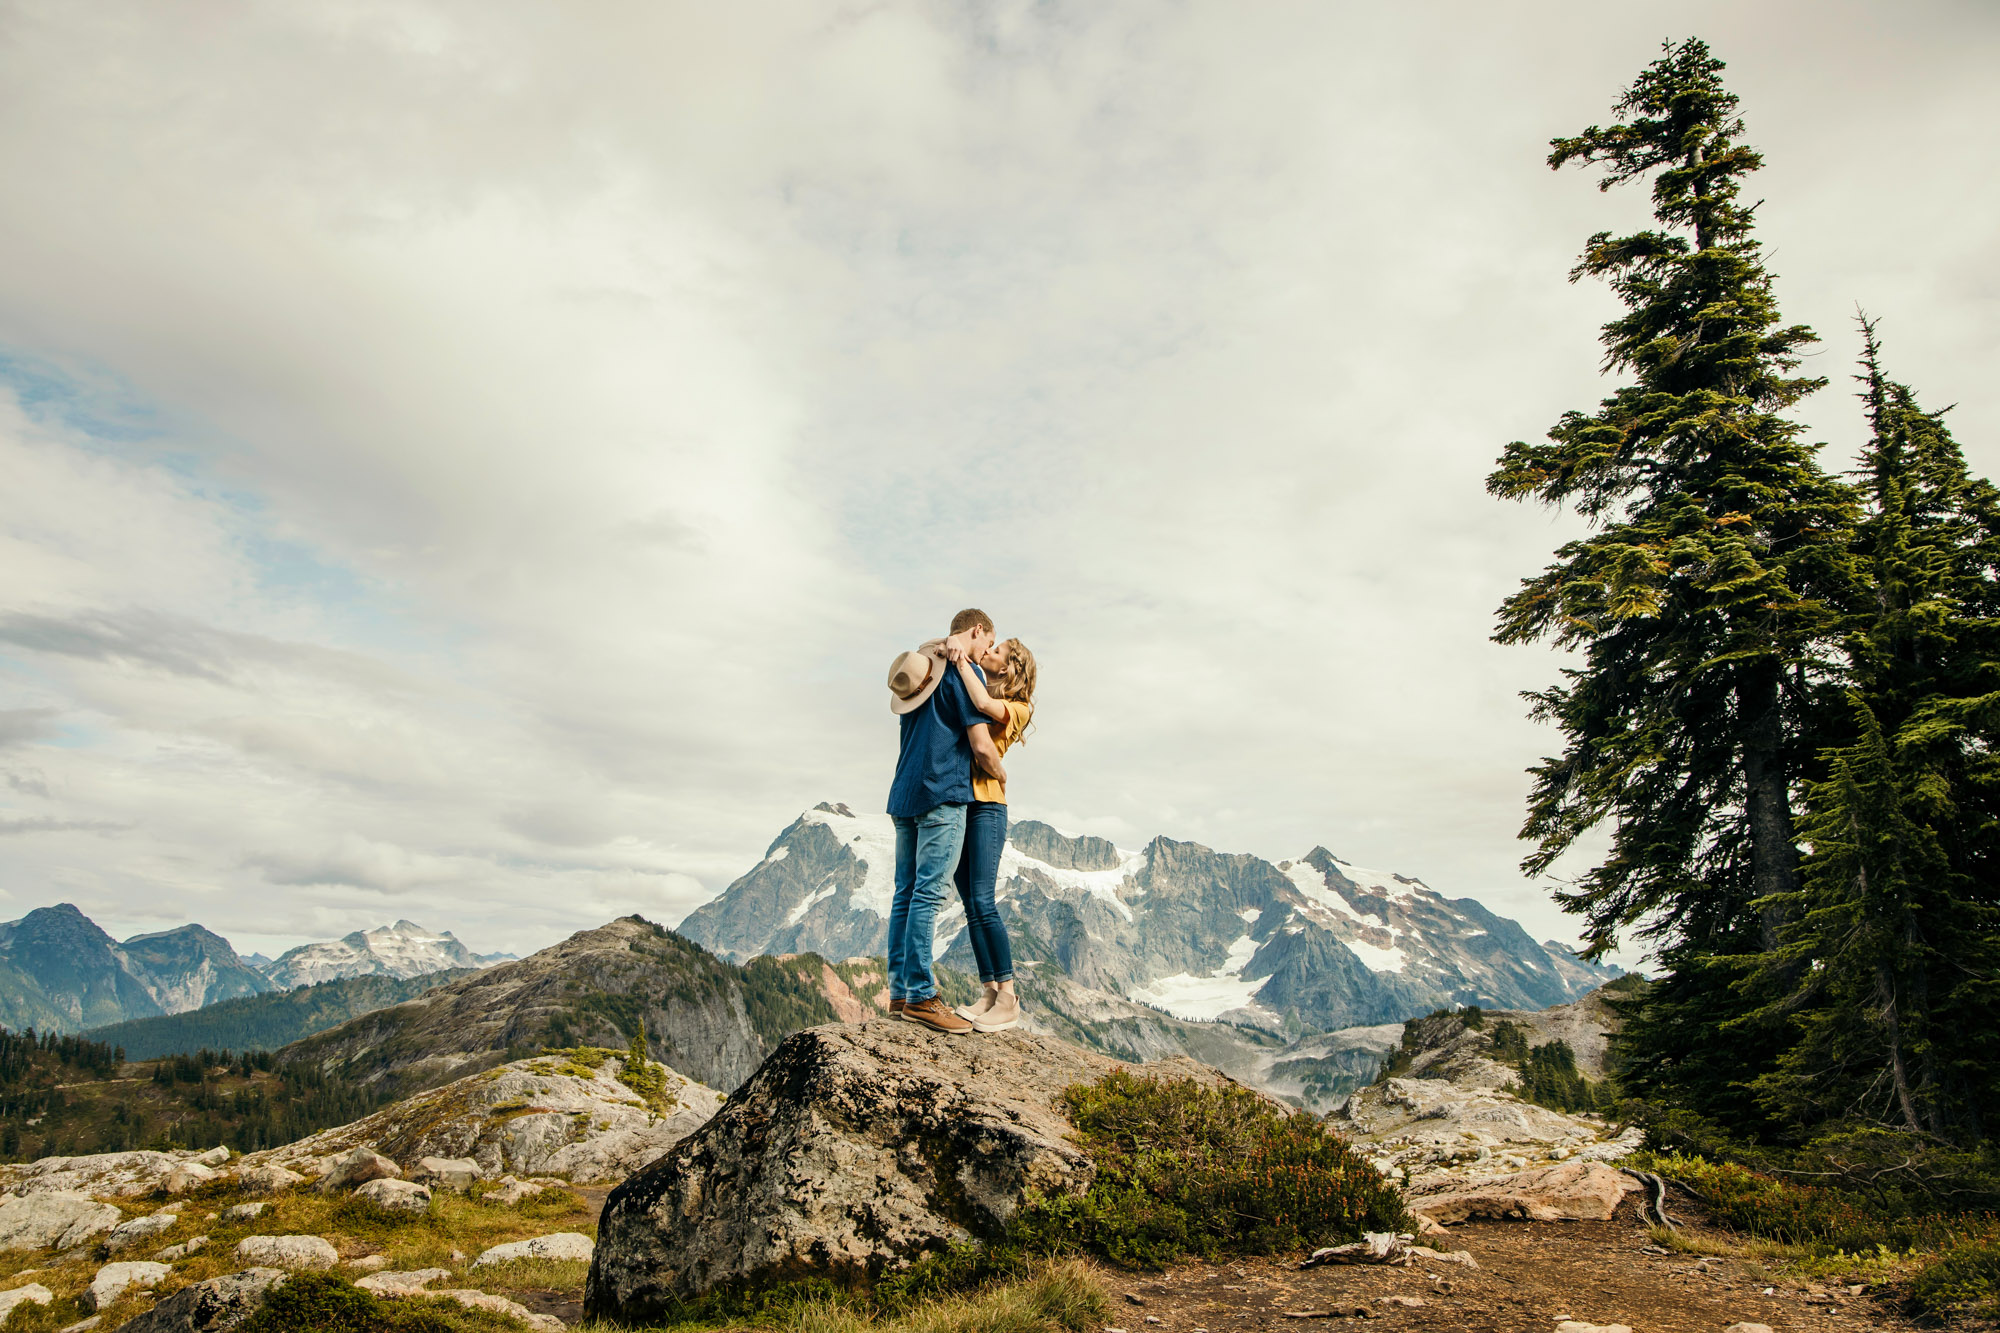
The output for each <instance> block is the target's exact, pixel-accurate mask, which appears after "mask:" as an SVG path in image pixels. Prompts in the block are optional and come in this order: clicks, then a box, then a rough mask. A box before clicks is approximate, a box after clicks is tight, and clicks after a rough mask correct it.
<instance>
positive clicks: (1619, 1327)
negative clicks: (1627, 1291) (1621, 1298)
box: [1556, 1319, 1632, 1333]
mask: <svg viewBox="0 0 2000 1333" xmlns="http://www.w3.org/2000/svg"><path fill="white" fill-rule="evenodd" d="M1556 1333H1632V1329H1631V1326H1630V1325H1629V1324H1586V1323H1584V1322H1583V1321H1582V1320H1581V1319H1565V1320H1563V1321H1562V1322H1561V1323H1560V1324H1557V1325H1556Z"/></svg>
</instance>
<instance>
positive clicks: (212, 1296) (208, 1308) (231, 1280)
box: [120, 1268, 287, 1333]
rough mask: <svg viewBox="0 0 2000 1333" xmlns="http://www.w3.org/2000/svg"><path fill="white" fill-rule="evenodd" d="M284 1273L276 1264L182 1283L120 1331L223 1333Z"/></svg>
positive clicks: (248, 1313)
mask: <svg viewBox="0 0 2000 1333" xmlns="http://www.w3.org/2000/svg"><path fill="white" fill-rule="evenodd" d="M286 1277H287V1274H285V1273H283V1272H281V1271H279V1270H278V1269H276V1268H248V1269H245V1270H244V1271H242V1272H240V1273H231V1274H229V1275H228V1276H227V1277H215V1278H210V1279H209V1280H208V1281H206V1282H197V1283H195V1284H194V1285H193V1286H191V1287H182V1288H181V1289H180V1290H179V1291H177V1292H175V1293H174V1294H173V1295H171V1296H169V1297H167V1298H166V1299H165V1300H163V1301H161V1302H160V1303H159V1304H158V1305H155V1306H154V1307H153V1308H152V1309H150V1310H148V1311H146V1312H145V1313H144V1314H141V1315H137V1316H135V1317H134V1318H132V1319H131V1320H129V1321H128V1322H127V1323H126V1324H125V1325H124V1326H123V1328H122V1329H121V1330H120V1333H225V1331H226V1330H228V1329H232V1328H235V1327H236V1326H237V1325H238V1324H240V1323H242V1322H243V1321H244V1320H246V1319H248V1318H249V1317H250V1316H251V1315H253V1314H255V1313H257V1308H258V1307H259V1306H261V1305H262V1304H263V1303H264V1298H265V1297H266V1296H267V1295H269V1294H270V1293H271V1292H272V1291H273V1290H275V1289H276V1288H278V1287H281V1286H283V1285H284V1283H285V1279H286Z"/></svg>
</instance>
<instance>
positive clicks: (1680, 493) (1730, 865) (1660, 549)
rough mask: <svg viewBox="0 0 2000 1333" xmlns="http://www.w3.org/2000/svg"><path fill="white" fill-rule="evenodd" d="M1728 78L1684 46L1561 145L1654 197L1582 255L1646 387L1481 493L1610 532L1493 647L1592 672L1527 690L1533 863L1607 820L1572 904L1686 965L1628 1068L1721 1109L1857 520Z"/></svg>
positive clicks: (1672, 962)
mask: <svg viewBox="0 0 2000 1333" xmlns="http://www.w3.org/2000/svg"><path fill="white" fill-rule="evenodd" d="M1722 70H1723V63H1722V61H1720V60H1718V59H1716V58H1715V57H1714V56H1713V55H1712V54H1711V53H1710V51H1709V49H1708V47H1707V45H1706V44H1704V43H1703V42H1701V41H1698V40H1694V39H1689V40H1686V41H1682V42H1678V43H1670V44H1669V45H1668V46H1667V48H1666V49H1665V52H1664V54H1663V55H1662V56H1661V57H1660V58H1659V59H1657V60H1655V61H1654V62H1653V63H1652V64H1650V65H1649V66H1647V67H1646V69H1645V70H1644V71H1643V72H1642V73H1641V74H1640V75H1639V77H1638V78H1637V80H1636V81H1635V82H1634V83H1633V84H1632V86H1631V88H1630V89H1628V90H1627V91H1626V93H1625V94H1624V96H1623V97H1622V98H1621V99H1620V100H1619V102H1618V103H1617V105H1616V108H1615V110H1616V112H1617V114H1618V115H1619V116H1620V117H1621V119H1620V121H1619V122H1618V123H1616V124H1613V125H1611V126H1609V127H1603V128H1600V127H1598V126H1592V127H1590V128H1589V129H1587V130H1585V131H1584V132H1583V133H1582V134H1580V135H1577V136H1575V137H1573V138H1563V139H1557V140H1555V141H1554V142H1553V144H1552V152H1551V153H1550V155H1549V165H1550V166H1551V167H1552V168H1561V167H1563V166H1565V165H1568V164H1571V163H1579V164H1586V165H1588V164H1597V165H1601V166H1602V167H1603V176H1602V179H1601V180H1600V182H1599V188H1601V189H1607V190H1608V189H1610V188H1611V187H1612V186H1614V185H1618V184H1622V183H1624V182H1627V181H1633V180H1640V179H1649V180H1650V182H1651V186H1652V200H1653V212H1654V216H1655V218H1656V221H1657V224H1658V225H1657V226H1656V227H1654V228H1652V229H1649V230H1645V231H1639V232H1635V233H1633V234H1630V235H1624V236H1613V235H1611V234H1609V233H1602V232H1601V233H1599V234H1597V235H1595V236H1593V237H1591V238H1590V240H1589V241H1588V243H1587V244H1586V245H1585V247H1584V251H1583V255H1582V258H1581V261H1580V262H1579V263H1578V264H1577V266H1576V268H1575V269H1574V270H1573V271H1572V272H1571V275H1570V277H1571V280H1572V281H1576V280H1578V279H1581V278H1584V277H1595V278H1602V279H1604V280H1605V281H1606V282H1607V283H1608V284H1609V285H1610V287H1611V288H1612V290H1613V291H1614V292H1615V293H1616V294H1617V296H1618V297H1619V299H1620V301H1621V302H1622V304H1623V305H1624V313H1623V314H1622V315H1621V316H1620V317H1619V318H1617V319H1615V320H1613V321H1612V322H1611V323H1609V324H1607V325H1605V326H1604V331H1603V337H1602V342H1603V346H1604V348H1605V365H1606V368H1607V369H1608V370H1612V371H1620V372H1626V373H1628V374H1629V375H1630V376H1631V379H1632V382H1631V383H1629V384H1627V385H1625V386H1623V387H1621V388H1619V389H1618V390H1616V391H1615V392H1614V393H1613V394H1612V395H1611V396H1610V397H1609V398H1606V399H1604V400H1603V401H1602V402H1601V403H1600V404H1599V405H1598V407H1597V409H1596V410H1595V411H1594V412H1588V413H1586V412H1581V411H1571V412H1568V413H1565V414H1564V415H1563V417H1562V418H1561V420H1560V421H1558V422H1557V423H1556V425H1555V426H1554V427H1553V428H1551V429H1550V430H1549V432H1548V435H1547V437H1546V440H1545V441H1544V442H1540V443H1534V444H1529V443H1525V442H1520V441H1517V442H1515V443H1514V444H1512V445H1509V446H1508V448H1507V450H1506V452H1505V454H1504V455H1503V456H1502V458H1501V459H1500V462H1499V465H1498V468H1497V469H1496V470H1495V471H1494V473H1493V474H1492V476H1491V477H1490V478H1489V479H1488V482H1487V487H1488V490H1489V491H1491V492H1492V493H1493V494H1495V495H1498V496H1502V497H1506V498H1511V499H1522V498H1529V497H1532V498H1535V499H1538V500H1541V501H1543V502H1544V503H1547V504H1552V505H1567V506H1570V507H1572V508H1573V509H1574V510H1575V511H1576V512H1577V513H1579V514H1581V515H1583V516H1584V517H1586V518H1588V519H1590V520H1591V522H1592V525H1593V530H1592V532H1591V533H1590V535H1588V536H1586V537H1584V538H1582V539H1580V540H1577V541H1573V542H1570V543H1568V544H1567V545H1565V546H1563V547H1562V548H1561V549H1560V550H1559V551H1558V552H1557V558H1556V561H1555V563H1553V564H1552V565H1550V566H1549V567H1548V568H1547V569H1546V570H1544V571H1543V572H1542V573H1541V574H1540V575H1538V576H1536V577H1534V578H1531V579H1528V580H1525V581H1524V583H1523V584H1522V587H1521V589H1520V591H1519V592H1517V593H1516V594H1514V595H1513V596H1512V597H1510V598H1508V599H1507V601H1506V602H1505V603H1504V604H1503V606H1502V607H1501V610H1500V617H1499V628H1498V632H1497V633H1496V634H1495V636H1494V637H1495V639H1496V640H1498V641H1499V642H1502V643H1519V642H1526V641H1532V640H1546V641H1551V642H1553V643H1555V644H1557V645H1559V646H1561V647H1564V648H1569V649H1574V650H1578V651H1579V652H1580V653H1581V656H1582V662H1581V664H1580V665H1578V666H1576V667H1574V668H1570V669H1567V670H1565V671H1564V673H1563V679H1562V681H1561V682H1560V683H1559V684H1557V685H1555V686H1553V687H1552V688H1550V689H1548V690H1545V691H1541V692H1538V693H1535V694H1531V695H1530V696H1529V698H1530V699H1531V701H1532V703H1533V715H1534V716H1535V717H1536V718H1538V719H1540V720H1545V721H1550V722H1553V723H1555V724H1556V725H1557V726H1558V727H1559V728H1560V729H1561V731H1562V734H1563V738H1564V742H1565V744H1564V749H1563V752H1562V753H1561V754H1560V755H1559V756H1557V757H1554V758H1551V759H1547V760H1545V761H1544V762H1543V763H1542V764H1540V765H1539V766H1537V767H1536V768H1535V769H1534V770H1533V773H1534V777H1535V783H1534V788H1533V791H1532V795H1531V797H1530V803H1529V813H1528V818H1527V822H1526V825H1525V827H1524V828H1523V830H1522V836H1523V837H1524V838H1527V839H1530V840H1532V841H1533V842H1534V843H1535V845H1536V846H1535V850H1534V852H1533V853H1532V854H1531V855H1530V856H1528V857H1527V859H1526V860H1525V861H1524V863H1523V868H1524V869H1525V870H1527V871H1528V872H1529V873H1536V874H1538V873H1541V872H1543V871H1546V870H1547V869H1549V868H1550V867H1551V865H1553V864H1554V862H1555V861H1556V860H1557V858H1558V857H1560V856H1561V855H1562V854H1563V853H1564V852H1566V851H1567V850H1569V848H1570V847H1572V846H1573V845H1574V844H1575V843H1576V841H1577V840H1578V839H1579V838H1580V837H1582V836H1583V835H1584V834H1586V833H1587V832H1589V831H1590V830H1592V829H1595V828H1597V827H1599V826H1600V825H1602V824H1604V823H1606V821H1609V823H1610V826H1611V831H1612V839H1611V847H1610V851H1609V853H1608V854H1607V855H1606V856H1605V858H1604V859H1603V861H1602V862H1601V863H1600V864H1598V865H1597V866H1595V867H1594V868H1592V869H1591V870H1589V871H1588V872H1586V873H1585V874H1584V875H1582V876H1581V877H1580V879H1579V880H1578V881H1577V882H1576V883H1575V884H1574V885H1573V886H1572V887H1571V888H1570V889H1568V890H1566V891H1564V892H1562V893H1560V894H1558V895H1557V896H1558V899H1559V900H1560V901H1561V902H1562V904H1563V905H1564V907H1565V908H1567V909H1568V910H1570V911H1574V912H1577V913H1580V914H1582V915H1583V917H1584V920H1585V923H1586V925H1585V937H1586V942H1587V944H1588V946H1589V948H1590V949H1591V950H1592V951H1601V950H1603V949H1605V948H1608V947H1610V946H1611V945H1612V944H1613V943H1615V942H1616V940H1617V938H1618V936H1619V933H1620V932H1621V931H1623V930H1626V929H1637V930H1638V931H1639V933H1640V934H1641V935H1643V936H1645V937H1647V938H1650V939H1653V940H1655V941H1656V942H1657V944H1658V947H1659V948H1660V950H1661V953H1662V956H1663V959H1664V961H1665V962H1666V963H1667V965H1668V967H1669V968H1671V969H1672V972H1673V975H1672V977H1671V978H1670V979H1669V980H1668V981H1667V982H1666V983H1665V984H1663V985H1662V986H1661V987H1658V988H1656V990H1655V992H1654V995H1653V997H1652V999H1651V1001H1650V1003H1649V1008H1650V1009H1651V1011H1652V1014H1651V1017H1652V1023H1651V1025H1650V1027H1647V1026H1643V1025H1642V1026H1641V1028H1640V1032H1641V1033H1642V1034H1650V1035H1642V1036H1641V1037H1640V1038H1639V1039H1638V1040H1637V1042H1636V1044H1635V1046H1634V1049H1633V1050H1632V1051H1631V1052H1630V1053H1629V1056H1628V1058H1630V1059H1631V1060H1632V1064H1631V1065H1630V1066H1628V1068H1629V1069H1630V1070H1634V1071H1639V1073H1640V1075H1641V1080H1642V1081H1643V1077H1644V1073H1645V1071H1646V1070H1647V1069H1648V1068H1649V1067H1650V1068H1651V1070H1652V1074H1653V1075H1654V1076H1655V1077H1657V1078H1659V1079H1663V1080H1666V1081H1669V1082H1671V1081H1673V1080H1674V1079H1683V1080H1685V1079H1687V1078H1690V1077H1691V1078H1693V1079H1694V1081H1695V1082H1697V1083H1700V1084H1702V1085H1703V1086H1704V1087H1709V1088H1711V1089H1714V1088H1720V1087H1722V1086H1723V1085H1724V1084H1726V1083H1727V1082H1728V1081H1729V1079H1730V1078H1732V1077H1737V1076H1736V1074H1735V1073H1734V1070H1736V1069H1740V1065H1734V1064H1733V1062H1734V1061H1735V1060H1739V1059H1740V1058H1741V1057H1742V1055H1743V1054H1744V1053H1745V1052H1744V1050H1743V1048H1742V1045H1741V1042H1742V1040H1744V1039H1742V1038H1739V1044H1738V1046H1737V1048H1736V1049H1735V1050H1733V1051H1731V1052H1729V1055H1730V1057H1731V1064H1730V1065H1728V1066H1723V1065H1718V1066H1717V1067H1716V1068H1715V1069H1713V1070H1709V1071H1706V1072H1703V1071H1698V1070H1695V1069H1693V1067H1692V1065H1691V1064H1690V1062H1694V1063H1695V1064H1699V1063H1700V1062H1701V1061H1702V1060H1704V1059H1708V1060H1713V1059H1715V1058H1717V1057H1718V1056H1720V1055H1722V1054H1723V1052H1722V1051H1721V1050H1719V1049H1718V1048H1717V1046H1716V1045H1715V1037H1716V1036H1717V1034H1718V1033H1719V1032H1720V1029H1721V1026H1722V1025H1723V1024H1724V1023H1726V1022H1728V1021H1730V1020H1731V1019H1733V1018H1736V1017H1739V1016H1740V1015H1741V1014H1742V1012H1743V1011H1744V1010H1745V1009H1746V1008H1748V1007H1752V1006H1751V1005H1750V1002H1749V1001H1747V1000H1736V999H1731V998H1729V996H1730V995H1731V992H1730V991H1729V989H1728V987H1726V986H1723V985H1720V984H1719V982H1720V981H1721V980H1723V979H1724V977H1727V978H1730V979H1733V978H1735V977H1737V976H1738V975H1740V973H1741V972H1742V971H1743V970H1744V968H1745V967H1747V965H1748V963H1749V962H1750V961H1751V960H1754V958H1755V956H1756V954H1758V953H1759V952H1760V951H1762V950H1764V949H1768V948H1771V947H1773V946H1775V945H1776V944H1777V942H1778V939H1779V934H1780V931H1781V928H1782V926H1783V924H1784V921H1783V911H1784V908H1785V905H1786V904H1787V903H1788V902H1789V901H1791V899H1792V896H1793V895H1795V894H1796V893H1797V891H1798V888H1799V854H1798V845H1797V841H1796V830H1795V828H1794V823H1793V800H1794V795H1795V793H1796V792H1797V790H1798V789H1799V784H1800V782H1801V781H1802V780H1803V779H1804V778H1805V777H1807V776H1808V775H1809V766H1810V765H1811V764H1812V762H1813V760H1814V755H1815V749H1816V747H1815V746H1814V745H1813V744H1812V743H1811V740H1810V737H1811V735H1812V728H1813V719H1814V718H1815V717H1816V716H1817V715H1818V713H1819V712H1820V711H1822V710H1823V709H1824V708H1825V707H1826V706H1827V703H1828V698H1827V696H1828V693H1829V691H1828V687H1827V685H1826V679H1827V675H1828V672H1827V670H1826V667H1827V663H1826V662H1825V661H1824V657H1825V644H1826V642H1827V639H1828V630H1829V626H1830V625H1831V623H1832V621H1833V618H1834V614H1835V607H1834V605H1833V603H1834V600H1835V598H1836V596H1837V592H1838V589H1839V588H1840V587H1841V585H1842V581H1843V579H1844V578H1845V550H1844V537H1845V533H1846V530H1847V529H1848V527H1849V525H1850V516H1851V511H1852V509H1853V499H1852V495H1851V492H1850V490H1849V489H1848V488H1847V487H1845V486H1843V485H1842V484H1841V483H1839V482H1838V481H1837V480H1835V479H1833V478H1831V477H1829V476H1827V475H1826V474H1825V473H1824V472H1823V471H1822V470H1821V469H1820V467H1819V466H1818V465H1817V463H1816V461H1815V458H1814V449H1813V448H1812V447H1811V446H1808V445H1807V444H1805V443H1803V442H1801V440H1800V433H1801V426H1800V425H1799V423H1797V422H1796V421H1794V420H1792V419H1790V418H1789V417H1787V416H1786V415H1785V413H1786V411H1787V409H1789V408H1791V407H1792V406H1793V405H1794V404H1796V403H1797V402H1798V401H1799V400H1800V399H1801V398H1803V397H1804V396H1805V395H1807V394H1809V393H1811V392H1813V391H1814V390H1816V389H1818V388H1819V387H1821V385H1822V384H1823V383H1824V381H1823V380H1819V379H1815V378H1811V377H1806V376H1801V375H1798V374H1796V373H1795V372H1796V371H1797V369H1798V366H1799V358H1800V353H1801V349H1803V348H1806V347H1808V346H1809V345H1811V344H1812V343H1814V342H1816V341H1817V339H1816V337H1815V335H1814V334H1813V333H1812V331H1811V330H1810V329H1808V328H1806V327H1804V326H1802V325H1786V324H1783V323H1782V322H1781V318H1780V315H1779V310H1778V304H1777V301H1776V298H1775V297H1774V295H1773V292H1772V275H1771V273H1770V271H1769V270H1768V269H1767V268H1766V266H1765V263H1764V257H1763V251H1762V248H1761V246H1760V245H1759V243H1758V241H1757V240H1756V239H1755V236H1754V226H1753V223H1754V212H1755V208H1754V206H1752V205H1746V204H1745V203H1743V202H1742V201H1741V199H1740V191H1741V186H1742V181H1743V179H1744V178H1745V177H1747V176H1748V175H1750V174H1751V173H1752V172H1754V171H1756V170H1757V169H1758V168H1759V167H1760V166H1761V165H1762V158H1761V157H1760V156H1759V154H1758V153H1757V152H1756V151H1755V150H1754V149H1752V148H1751V147H1749V146H1748V145H1747V144H1744V143H1743V142H1741V139H1742V135H1743V128H1744V127H1743V121H1742V119H1741V118H1740V117H1739V116H1738V114H1737V105H1738V103H1737V98H1736V97H1735V96H1734V95H1733V94H1732V93H1730V92H1729V91H1728V89H1727V88H1725V87H1724V85H1723V82H1722V78H1721V74H1722ZM1729 960H1734V961H1729ZM1718 969H1720V972H1721V974H1722V975H1718ZM1649 1042H1650V1043H1651V1044H1650V1046H1649V1045H1648V1043H1649ZM1648 1062H1650V1066H1649V1063H1648ZM1718 1080H1721V1081H1720V1082H1718ZM1737 1081H1738V1082H1740V1078H1737ZM1730 1095H1731V1096H1735V1097H1737V1099H1738V1101H1739V1102H1745V1103H1746V1104H1747V1096H1746V1095H1745V1094H1742V1093H1741V1090H1740V1089H1739V1090H1737V1091H1736V1092H1734V1093H1731V1094H1730ZM1683 1100H1687V1099H1685V1098H1684V1099H1683ZM1738 1109H1739V1110H1742V1108H1741V1107H1739V1108H1738ZM1746 1113H1747V1112H1746Z"/></svg>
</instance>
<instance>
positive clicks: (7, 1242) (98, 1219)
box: [0, 1190, 125, 1250]
mask: <svg viewBox="0 0 2000 1333" xmlns="http://www.w3.org/2000/svg"><path fill="white" fill-rule="evenodd" d="M124 1218H125V1215H124V1214H123V1213H121V1212H119V1211H118V1209H117V1208H116V1207H115V1206H113V1205H112V1204H108V1203H99V1202H98V1201H97V1200H95V1199H93V1198H91V1197H90V1196H89V1195H88V1194H77V1193H74V1192H72V1191H69V1190H47V1191H43V1192H40V1193H36V1194H27V1195H21V1196H18V1197H13V1198H0V1250H67V1249H70V1248H72V1247H73V1246H77V1245H81V1244H83V1243H84V1242H85V1241H87V1240H90V1239H91V1238H92V1237H94V1236H98V1235H101V1234H103V1233H104V1232H106V1231H109V1230H111V1228H113V1227H115V1226H117V1225H118V1224H119V1223H120V1222H122V1221H123V1220H124Z"/></svg>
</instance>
